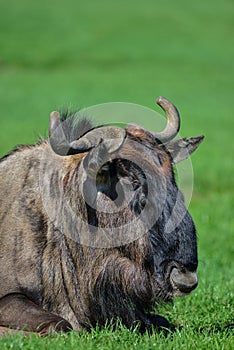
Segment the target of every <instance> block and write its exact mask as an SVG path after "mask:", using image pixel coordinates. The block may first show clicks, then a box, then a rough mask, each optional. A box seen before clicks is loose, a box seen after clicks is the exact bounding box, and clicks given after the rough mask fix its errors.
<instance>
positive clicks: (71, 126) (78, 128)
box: [60, 110, 95, 143]
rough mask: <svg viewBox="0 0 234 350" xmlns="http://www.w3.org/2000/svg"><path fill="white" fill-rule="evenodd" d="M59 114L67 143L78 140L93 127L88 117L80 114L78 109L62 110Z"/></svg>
mask: <svg viewBox="0 0 234 350" xmlns="http://www.w3.org/2000/svg"><path fill="white" fill-rule="evenodd" d="M60 115H61V121H62V126H63V131H64V134H65V137H66V139H67V141H68V142H69V143H70V142H72V141H75V140H78V139H79V138H80V137H82V136H83V135H84V134H86V133H87V132H88V131H89V130H92V129H94V127H95V125H94V123H93V121H92V120H91V119H90V118H89V117H87V116H84V115H81V114H80V112H79V111H78V112H73V111H69V110H63V111H61V113H60Z"/></svg>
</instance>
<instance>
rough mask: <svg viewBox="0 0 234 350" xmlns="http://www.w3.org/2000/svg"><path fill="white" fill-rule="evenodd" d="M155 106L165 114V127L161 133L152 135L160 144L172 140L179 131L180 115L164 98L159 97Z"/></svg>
mask: <svg viewBox="0 0 234 350" xmlns="http://www.w3.org/2000/svg"><path fill="white" fill-rule="evenodd" d="M156 102H157V104H158V105H159V106H160V107H161V108H162V109H163V110H164V111H165V112H166V115H167V125H166V127H165V129H164V130H163V131H162V132H159V133H155V132H154V133H152V134H153V135H154V137H155V138H156V139H157V140H158V141H159V142H160V143H165V142H168V141H170V140H172V139H173V138H174V137H175V136H176V135H177V134H178V132H179V130H180V115H179V112H178V110H177V108H176V107H175V106H174V105H173V103H171V102H170V101H169V100H168V99H166V98H165V97H162V96H159V97H158V98H157V100H156Z"/></svg>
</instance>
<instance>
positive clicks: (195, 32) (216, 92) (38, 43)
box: [0, 0, 234, 350]
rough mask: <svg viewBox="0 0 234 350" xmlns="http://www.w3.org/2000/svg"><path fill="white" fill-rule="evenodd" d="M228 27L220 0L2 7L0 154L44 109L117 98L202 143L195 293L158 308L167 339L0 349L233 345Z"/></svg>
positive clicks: (233, 84)
mask: <svg viewBox="0 0 234 350" xmlns="http://www.w3.org/2000/svg"><path fill="white" fill-rule="evenodd" d="M233 18H234V6H233V3H232V1H230V0H224V1H218V0H213V1H211V0H207V1H203V0H197V1H193V2H188V1H185V0H178V1H172V0H165V1H161V2H159V1H155V0H154V1H153V0H148V1H143V2H140V1H139V2H138V1H133V0H130V1H123V0H119V1H118V2H110V1H107V0H101V1H96V2H95V1H89V2H88V1H86V2H78V1H75V0H67V1H66V2H65V1H62V0H57V1H45V0H41V1H39V2H36V1H29V0H21V1H16V0H12V1H10V2H5V1H3V0H0V106H1V116H0V155H3V154H4V153H5V152H7V151H9V150H10V149H11V148H12V147H13V146H15V145H16V144H19V143H32V142H35V141H36V140H37V137H38V134H42V135H44V134H46V133H47V128H48V116H49V113H50V111H52V110H54V109H58V108H60V107H63V106H72V107H74V108H76V107H88V106H91V105H95V104H98V103H103V102H115V101H123V102H133V103H137V104H141V105H144V106H147V107H149V108H157V107H155V106H154V100H155V97H157V96H158V95H164V96H166V97H168V98H170V99H171V100H172V101H174V102H175V103H176V105H177V106H178V108H179V110H180V112H181V116H182V128H181V135H183V136H192V135H198V134H204V135H205V136H206V139H205V141H204V143H203V144H202V145H201V146H200V149H199V150H198V151H197V153H195V154H194V155H193V156H192V162H193V170H194V192H193V199H192V202H191V205H190V212H191V214H192V216H193V218H194V220H195V222H196V225H197V229H198V243H199V260H200V264H199V271H198V273H199V287H198V288H197V289H196V290H195V291H194V292H193V293H192V295H191V296H189V297H188V298H184V299H179V300H176V301H175V304H174V306H171V305H168V306H165V307H162V310H161V314H163V315H165V316H166V317H168V319H169V320H171V321H172V322H173V323H174V324H175V325H176V331H175V333H173V334H169V335H167V336H166V335H163V334H156V333H153V334H152V335H147V334H145V335H139V333H137V332H136V331H133V332H129V331H128V330H126V329H125V328H124V327H122V326H121V325H120V326H119V327H118V329H117V330H111V329H110V328H108V327H107V328H105V329H104V330H98V329H96V330H93V331H92V333H91V334H87V333H84V334H81V335H77V334H75V333H71V334H69V335H58V336H56V337H54V338H51V337H48V338H46V339H42V338H39V337H36V336H34V335H32V336H30V337H21V336H20V335H19V336H10V337H3V338H1V339H0V349H1V350H4V349H39V348H42V349H51V350H53V349H66V350H67V349H112V348H113V349H115V350H117V349H212V350H213V349H217V350H220V349H225V350H226V349H233V348H234V333H233V324H234V316H233V314H234V280H233V277H234V215H233V208H234V177H233V171H234V158H233V154H234V143H233V126H234V122H233V90H234V80H233V76H234V63H233V62H234V45H233ZM157 110H158V111H159V109H157ZM115 121H116V120H110V122H115ZM142 123H143V124H144V125H145V126H146V127H148V128H150V127H151V129H152V130H155V131H156V130H157V125H154V123H153V121H152V120H145V119H144V116H143V118H142Z"/></svg>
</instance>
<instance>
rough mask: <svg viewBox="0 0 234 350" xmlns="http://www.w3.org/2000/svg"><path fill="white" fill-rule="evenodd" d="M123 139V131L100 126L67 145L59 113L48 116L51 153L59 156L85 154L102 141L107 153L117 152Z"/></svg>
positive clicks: (115, 127) (118, 128) (113, 127)
mask: <svg viewBox="0 0 234 350" xmlns="http://www.w3.org/2000/svg"><path fill="white" fill-rule="evenodd" d="M124 139H125V130H124V129H122V128H120V127H117V126H102V127H97V128H95V129H93V130H91V131H88V132H87V133H86V134H85V135H83V136H82V137H81V138H80V139H78V140H75V141H72V142H70V143H68V141H67V139H66V136H65V134H64V131H63V127H62V122H61V118H60V114H59V112H52V113H51V114H50V127H49V140H50V145H51V147H52V149H53V151H54V152H55V153H57V154H59V155H60V156H67V155H72V154H78V153H82V152H87V151H89V150H90V149H92V148H93V147H96V146H98V145H99V143H100V142H101V141H102V140H103V142H104V143H105V146H106V149H107V150H108V153H112V152H115V151H117V150H118V149H119V148H120V147H121V145H122V143H123V142H124Z"/></svg>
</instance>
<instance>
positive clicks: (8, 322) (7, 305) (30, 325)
mask: <svg viewBox="0 0 234 350" xmlns="http://www.w3.org/2000/svg"><path fill="white" fill-rule="evenodd" d="M0 326H5V327H10V328H14V329H22V330H27V331H28V330H30V331H33V332H38V333H40V334H41V335H48V334H51V333H54V332H55V331H57V332H58V331H64V332H67V331H69V330H71V329H72V326H71V325H70V323H69V322H67V321H66V320H65V319H64V318H62V317H59V316H57V315H54V314H52V313H50V312H48V311H45V310H44V309H42V307H40V306H39V305H37V304H35V303H34V302H33V301H31V300H30V299H28V298H27V297H26V296H25V295H23V294H20V293H13V294H8V295H6V296H5V297H3V298H1V299H0Z"/></svg>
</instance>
